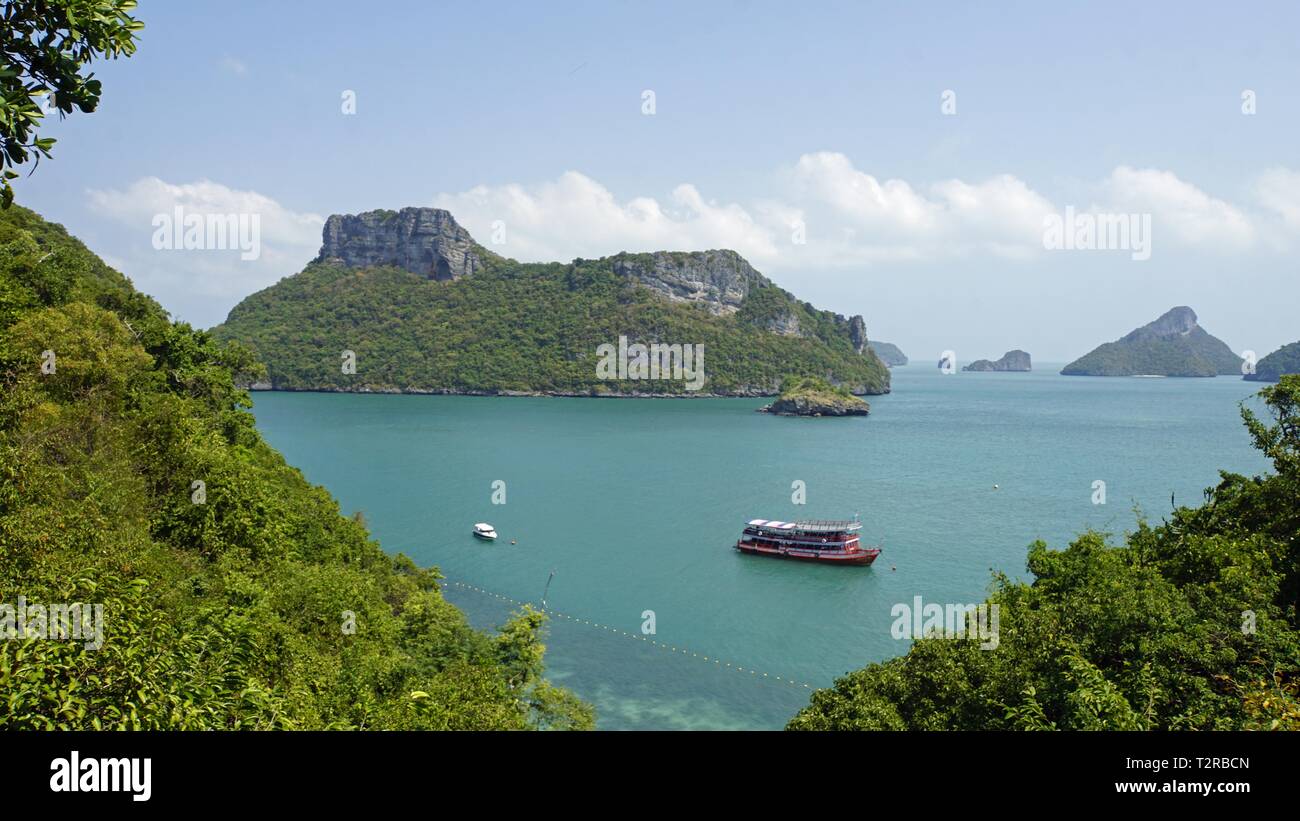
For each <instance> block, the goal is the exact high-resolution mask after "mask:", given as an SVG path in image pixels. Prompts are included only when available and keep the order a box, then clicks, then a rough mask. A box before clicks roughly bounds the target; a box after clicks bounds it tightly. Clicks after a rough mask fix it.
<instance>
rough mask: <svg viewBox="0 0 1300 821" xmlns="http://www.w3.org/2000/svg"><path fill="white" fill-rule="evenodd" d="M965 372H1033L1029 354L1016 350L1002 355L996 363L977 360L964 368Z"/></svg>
mask: <svg viewBox="0 0 1300 821" xmlns="http://www.w3.org/2000/svg"><path fill="white" fill-rule="evenodd" d="M962 370H963V371H1015V372H1027V371H1031V370H1033V365H1032V363H1031V362H1030V358H1029V354H1028V353H1027V352H1026V351H1021V350H1015V351H1007V352H1006V353H1004V354H1002V358H1001V359H999V360H998V361H996V362H992V361H990V360H988V359H976V360H975V361H974V362H972V363H970V364H969V365H966V366H965V367H963V368H962Z"/></svg>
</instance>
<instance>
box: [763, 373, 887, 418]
mask: <svg viewBox="0 0 1300 821" xmlns="http://www.w3.org/2000/svg"><path fill="white" fill-rule="evenodd" d="M758 412H759V413H770V414H774V415H776V416H866V415H867V414H868V413H870V412H871V406H870V405H869V404H867V402H866V401H865V400H863V399H860V398H859V397H857V396H854V395H853V394H851V393H849V391H848V390H846V389H845V388H843V387H841V386H838V385H832V384H831V383H830V382H827V381H826V380H825V379H819V378H817V377H803V378H800V379H787V380H786V381H785V382H784V383H783V384H782V386H781V395H780V397H778V398H777V400H776V401H775V402H772V403H770V404H767V405H764V406H763V407H761V408H759V409H758Z"/></svg>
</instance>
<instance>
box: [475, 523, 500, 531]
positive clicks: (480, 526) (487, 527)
mask: <svg viewBox="0 0 1300 821" xmlns="http://www.w3.org/2000/svg"><path fill="white" fill-rule="evenodd" d="M474 529H475V530H496V528H495V527H493V526H492V525H490V524H488V523H487V522H479V523H477V524H476V525H474Z"/></svg>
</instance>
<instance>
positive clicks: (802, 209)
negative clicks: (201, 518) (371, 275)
mask: <svg viewBox="0 0 1300 821" xmlns="http://www.w3.org/2000/svg"><path fill="white" fill-rule="evenodd" d="M136 16H137V17H138V18H139V19H141V20H142V21H144V23H145V26H146V27H145V29H144V31H143V32H142V33H141V37H140V44H139V51H138V52H137V54H136V55H134V56H132V57H131V58H130V59H123V60H117V61H111V62H105V63H102V64H98V65H96V67H95V69H94V70H95V73H96V76H97V77H98V78H99V79H100V80H101V81H102V82H103V85H104V94H103V98H102V100H101V104H100V107H99V109H98V110H97V111H95V112H94V113H92V114H80V113H78V114H75V115H73V116H71V117H68V118H67V119H66V120H63V121H59V120H58V119H57V117H54V118H50V119H48V120H47V125H46V126H45V127H44V129H43V132H42V133H43V135H46V136H54V137H56V138H57V139H58V142H57V144H56V146H55V148H54V158H53V159H52V160H48V161H44V162H42V163H41V164H40V167H39V168H38V169H36V170H35V172H34V173H33V174H32V175H31V176H30V177H23V178H20V179H19V180H17V181H16V183H17V185H16V190H17V193H18V201H19V202H20V203H21V204H24V205H27V206H28V207H31V208H34V209H36V210H37V211H39V212H40V213H41V214H43V215H44V216H46V217H47V218H49V219H51V220H54V221H56V222H60V223H63V224H64V225H65V226H66V227H67V228H68V229H69V230H70V231H72V232H73V233H74V234H76V235H77V236H79V237H80V238H81V239H83V240H84V241H85V242H86V243H87V244H88V245H89V246H90V247H91V249H92V250H94V251H96V252H97V253H99V254H100V256H102V257H103V258H104V259H105V260H106V261H108V262H109V263H110V264H112V265H113V266H114V267H116V268H118V269H119V270H121V271H122V272H123V273H125V274H127V275H128V276H130V277H131V278H132V280H133V281H134V282H135V284H136V285H137V287H139V288H141V289H142V290H144V291H146V292H147V293H150V294H152V295H153V296H154V297H155V298H157V299H158V300H159V301H160V302H161V303H162V305H163V306H164V307H165V308H167V309H168V310H169V311H171V312H172V314H173V316H175V317H176V318H178V319H182V320H185V321H188V322H191V323H192V324H194V325H196V326H200V327H209V326H212V325H215V324H217V323H219V322H221V321H222V320H223V319H224V318H225V316H226V314H227V312H228V311H229V310H230V308H231V307H233V306H234V305H235V304H237V303H238V302H239V301H240V300H241V299H242V298H243V297H245V296H247V295H249V294H251V293H253V292H255V291H257V290H260V289H262V288H265V287H267V286H269V285H271V284H274V283H275V282H276V281H278V280H279V279H281V278H282V277H285V276H289V275H291V274H293V273H296V272H297V271H299V270H301V269H302V267H303V266H304V265H305V264H306V263H307V262H308V261H309V260H310V259H311V258H312V257H314V256H315V255H316V253H317V251H318V250H319V247H320V232H321V227H322V225H323V222H324V219H325V217H327V216H328V215H330V214H336V213H359V212H361V211H366V210H370V209H375V208H393V209H396V208H401V207H405V206H422V205H423V206H438V207H444V208H447V209H449V210H450V211H451V212H452V213H453V215H455V216H456V218H457V219H458V221H460V222H461V224H463V225H464V226H465V227H466V228H467V229H468V230H469V231H470V232H471V233H472V234H473V235H474V236H475V237H476V238H477V239H478V240H479V241H480V242H482V243H483V244H485V245H488V247H490V248H491V249H492V250H494V251H496V252H498V253H501V254H503V255H505V256H509V257H514V258H516V259H519V260H525V261H542V260H564V261H567V260H570V259H572V258H574V257H585V258H592V257H599V256H603V255H607V254H612V253H617V252H618V251H622V250H632V251H651V250H703V249H707V248H733V249H735V250H737V251H739V252H740V253H741V254H743V255H744V256H745V257H746V258H747V259H748V260H749V261H750V262H751V263H752V264H753V265H754V266H755V267H756V268H758V269H759V270H760V271H762V272H763V273H765V274H766V275H768V276H769V277H771V278H772V279H773V280H775V281H776V282H777V283H778V284H779V285H781V286H782V287H784V288H786V289H787V290H789V291H791V292H793V293H794V294H795V295H796V296H798V297H799V298H801V299H804V300H807V301H809V302H811V303H813V304H814V305H816V306H817V307H819V308H826V309H830V310H834V311H836V312H838V313H842V314H846V315H852V314H862V315H863V316H864V317H865V319H866V324H867V331H868V335H869V337H870V338H872V339H880V340H885V341H890V342H894V343H896V344H898V345H900V346H901V347H902V348H903V350H904V351H905V352H906V353H907V354H908V355H909V356H911V357H912V358H913V359H915V360H920V361H924V360H936V361H937V360H938V358H939V357H940V355H941V353H942V352H943V351H948V350H951V351H954V352H955V353H956V355H957V359H958V361H959V362H966V361H970V360H973V359H977V358H997V357H998V356H1000V355H1001V354H1002V353H1003V352H1005V351H1007V350H1010V349H1013V348H1020V349H1024V350H1027V351H1029V352H1030V353H1031V354H1033V356H1034V358H1035V359H1036V360H1038V361H1042V362H1065V361H1069V360H1072V359H1074V358H1076V357H1078V356H1081V355H1082V354H1084V353H1086V352H1087V351H1088V350H1090V349H1091V348H1093V347H1095V346H1096V345H1098V344H1100V343H1102V342H1106V341H1110V340H1113V339H1115V338H1118V337H1119V336H1121V335H1123V334H1124V333H1126V332H1128V331H1129V330H1131V329H1133V328H1135V327H1137V326H1139V325H1142V324H1144V323H1146V322H1148V321H1150V320H1152V319H1154V318H1156V317H1157V316H1159V315H1160V314H1161V313H1163V312H1164V311H1166V310H1168V309H1169V308H1171V307H1173V306H1175V305H1190V306H1191V307H1192V308H1194V309H1195V310H1196V312H1197V314H1198V315H1199V317H1200V321H1201V324H1202V326H1203V327H1205V328H1206V329H1207V330H1208V331H1209V332H1210V333H1212V334H1214V335H1216V336H1218V337H1220V338H1221V339H1223V340H1224V341H1225V342H1227V343H1228V344H1229V345H1230V346H1232V347H1233V348H1234V350H1237V351H1239V352H1242V351H1247V350H1250V351H1256V352H1257V354H1258V355H1259V356H1263V355H1264V354H1266V353H1268V352H1270V351H1272V350H1275V349H1276V348H1278V347H1279V346H1281V345H1282V344H1285V343H1288V342H1294V341H1296V340H1298V339H1300V322H1298V321H1297V317H1300V271H1298V270H1297V267H1298V266H1297V265H1296V260H1297V258H1298V257H1297V252H1298V251H1300V48H1297V47H1296V31H1297V30H1300V6H1298V5H1297V4H1293V3H1283V2H1277V3H1249V2H1245V3H1241V2H1239V3H1233V4H1222V3H1173V2H1168V3H1166V2H1151V3H1142V4H1134V3H1131V2H1121V3H1111V2H1090V3H1087V4H1059V3H1057V4H1047V3H1041V2H1037V3H993V4H967V3H958V2H947V3H922V2H917V3H898V2H880V3H869V2H855V3H819V2H809V3H801V4H793V5H792V4H788V3H763V2H740V1H738V0H732V1H731V2H727V1H726V0H718V2H705V3H701V2H698V1H697V2H688V3H649V2H615V0H607V1H606V2H589V3H570V2H562V1H561V0H556V2H548V3H545V4H541V3H512V2H493V3H491V4H476V3H464V2H458V3H439V2H410V3H407V2H383V0H374V2H370V3H365V4H359V3H355V2H333V1H332V0H316V2H310V3H308V2H276V3H264V2H240V1H239V0H222V2H204V1H203V0H187V1H186V2H183V3H181V2H170V1H167V2H165V1H164V0H142V2H141V3H140V6H139V9H138V13H137V15H136ZM349 107H350V108H351V110H350V111H349V110H348V109H349ZM25 170H26V169H24V171H25ZM177 207H180V208H182V209H183V212H184V213H188V214H195V213H199V214H244V215H249V214H253V215H256V216H257V219H258V225H259V229H260V234H259V242H258V249H257V253H256V254H253V255H251V256H254V257H255V258H252V259H245V258H244V257H246V256H250V255H249V254H241V253H240V251H239V250H238V249H233V250H222V249H219V248H204V249H196V250H182V249H167V248H158V247H156V246H157V245H158V244H159V243H158V241H157V238H156V237H155V233H156V226H157V224H158V223H157V222H156V220H157V219H158V217H159V215H173V214H175V209H176V208H177ZM1067 209H1068V212H1067ZM1067 213H1072V214H1074V216H1075V219H1074V220H1073V221H1071V222H1069V223H1067V222H1066V220H1067V217H1066V215H1067ZM1089 219H1091V220H1094V221H1096V220H1103V219H1104V220H1111V221H1112V224H1113V225H1114V224H1118V223H1116V222H1114V221H1116V220H1121V219H1122V220H1123V221H1124V224H1125V226H1128V227H1131V228H1132V229H1133V230H1132V231H1131V232H1130V234H1129V236H1128V237H1127V238H1125V237H1122V236H1121V235H1119V234H1118V233H1114V234H1112V235H1110V236H1109V237H1108V239H1109V240H1110V242H1109V246H1110V247H1101V248H1089V247H1086V246H1087V245H1088V242H1087V235H1086V234H1076V233H1075V232H1076V231H1081V230H1086V226H1084V227H1080V226H1081V225H1082V224H1083V223H1086V222H1087V220H1089ZM1054 220H1056V221H1057V222H1054ZM1067 224H1068V225H1069V226H1070V227H1069V229H1063V231H1062V234H1064V233H1069V234H1070V235H1071V237H1072V238H1073V237H1078V240H1077V241H1075V242H1069V243H1056V244H1055V245H1054V244H1053V242H1052V241H1051V240H1050V238H1049V235H1050V230H1049V227H1050V226H1052V225H1058V226H1065V225H1067ZM494 226H495V227H496V228H497V230H496V231H495V232H494ZM1145 226H1149V227H1145ZM1103 233H1104V232H1103ZM493 240H500V242H499V243H495V244H493V243H492V241H493ZM210 244H211V243H210ZM1062 244H1064V245H1065V246H1067V247H1061V245H1062ZM1101 244H1102V245H1106V244H1107V243H1101ZM1080 246H1083V247H1080Z"/></svg>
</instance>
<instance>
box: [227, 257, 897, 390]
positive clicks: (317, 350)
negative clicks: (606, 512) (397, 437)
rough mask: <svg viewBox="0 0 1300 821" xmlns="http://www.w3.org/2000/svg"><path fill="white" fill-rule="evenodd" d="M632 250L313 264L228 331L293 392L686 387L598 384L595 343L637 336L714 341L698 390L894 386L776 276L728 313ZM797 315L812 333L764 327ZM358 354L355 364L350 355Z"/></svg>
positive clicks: (674, 386) (835, 323)
mask: <svg viewBox="0 0 1300 821" xmlns="http://www.w3.org/2000/svg"><path fill="white" fill-rule="evenodd" d="M632 256H633V255H620V256H619V257H609V258H605V259H599V260H581V259H579V260H575V261H574V262H573V263H570V264H561V263H551V264H520V263H516V262H514V261H511V260H504V259H501V258H500V257H491V258H488V265H487V268H486V270H484V271H482V272H478V273H475V274H474V275H473V276H471V277H464V278H462V279H458V280H456V281H454V282H435V281H432V280H429V279H426V278H425V277H421V276H418V275H416V274H412V273H409V272H407V271H403V270H399V269H396V268H375V269H357V268H348V267H343V266H338V265H332V264H327V263H315V264H312V265H310V266H308V267H307V269H306V270H304V271H303V272H301V273H299V274H297V275H295V276H291V277H288V278H286V279H283V280H281V281H280V282H279V283H277V284H276V285H274V286H272V287H271V288H267V289H266V290H263V291H260V292H258V293H256V294H253V295H252V296H250V297H248V298H247V299H245V300H244V301H243V302H241V303H240V304H239V305H238V306H236V307H235V308H234V310H232V311H231V312H230V316H229V318H228V319H227V321H226V322H225V324H223V325H221V326H218V327H217V328H215V329H213V334H214V336H216V337H217V338H219V339H230V340H238V341H239V342H241V343H243V344H245V345H247V346H248V347H249V348H250V349H252V350H253V351H254V352H255V353H256V355H257V356H258V358H259V359H260V360H261V361H263V362H265V363H266V365H267V368H268V371H269V377H270V382H271V383H272V384H273V385H274V387H276V388H283V389H330V390H402V391H448V392H485V393H497V392H507V391H524V392H541V393H573V394H584V395H586V394H590V395H601V394H618V393H686V392H687V391H686V385H685V383H684V381H682V380H679V381H668V380H656V381H653V382H647V381H635V380H623V381H618V380H601V379H598V378H597V373H596V365H597V362H598V361H599V357H598V355H597V352H596V349H597V347H598V346H599V345H601V344H604V343H611V344H616V343H617V341H618V338H619V336H620V335H623V336H626V337H628V339H629V341H630V342H633V343H635V342H642V343H650V342H654V341H659V342H664V343H668V344H694V345H703V346H704V354H705V355H704V370H705V374H706V376H707V382H706V384H705V385H704V387H703V390H702V391H700V393H705V394H708V393H714V394H770V393H773V392H775V389H776V387H777V386H778V385H779V384H780V380H781V378H782V377H783V376H784V375H785V374H788V373H798V374H817V375H821V376H825V375H827V374H830V375H831V377H832V378H833V379H834V380H835V381H836V382H839V383H843V384H847V385H851V386H853V387H854V388H856V389H858V390H860V391H865V392H870V393H880V392H884V391H886V390H888V386H889V373H888V370H887V369H886V368H885V366H884V364H883V363H882V362H880V360H879V359H877V358H876V357H875V356H874V355H870V354H868V355H865V356H864V355H862V354H859V353H858V352H857V351H856V350H855V349H854V347H853V344H852V342H851V341H850V338H849V335H848V332H847V329H846V328H845V326H844V321H843V320H842V318H839V317H837V316H836V315H835V314H833V313H830V312H828V311H818V310H815V309H814V308H812V306H810V305H808V304H806V303H803V302H799V301H798V300H796V299H794V298H793V297H792V296H791V295H790V294H788V293H787V292H785V291H783V290H781V289H780V288H777V287H775V286H773V285H765V286H760V287H755V288H754V289H752V290H751V291H750V293H749V295H748V297H747V298H746V300H745V302H744V303H743V304H742V305H741V308H740V310H739V311H737V312H736V313H735V314H733V315H731V316H726V317H719V316H714V315H712V314H710V313H709V312H708V310H707V309H706V308H704V307H703V306H701V305H696V304H686V303H677V302H670V301H668V300H666V299H662V298H660V297H659V296H658V295H655V294H653V293H651V292H650V291H649V290H648V289H646V288H644V287H641V286H638V285H637V284H636V283H635V282H633V281H632V280H630V279H629V278H626V277H621V276H619V275H618V274H616V273H615V272H614V269H613V264H614V262H615V261H617V260H619V259H627V258H630V257H632ZM779 316H794V317H796V319H797V321H798V323H799V328H800V331H801V334H802V335H801V336H798V337H796V336H785V335H781V334H777V333H772V332H771V331H769V330H767V324H768V323H770V322H771V321H772V320H773V319H774V318H777V317H779ZM345 350H350V351H353V352H355V353H356V373H355V374H345V373H343V369H342V367H341V355H342V352H343V351H345Z"/></svg>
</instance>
